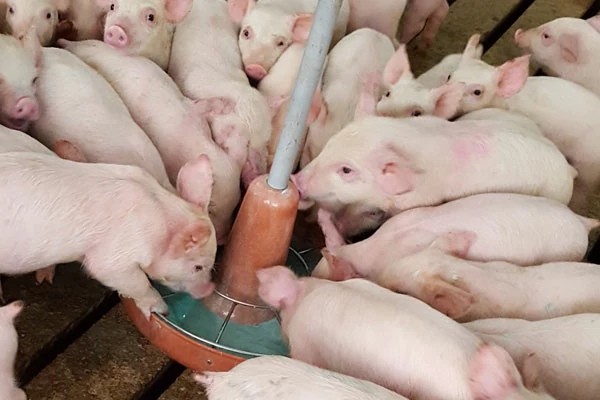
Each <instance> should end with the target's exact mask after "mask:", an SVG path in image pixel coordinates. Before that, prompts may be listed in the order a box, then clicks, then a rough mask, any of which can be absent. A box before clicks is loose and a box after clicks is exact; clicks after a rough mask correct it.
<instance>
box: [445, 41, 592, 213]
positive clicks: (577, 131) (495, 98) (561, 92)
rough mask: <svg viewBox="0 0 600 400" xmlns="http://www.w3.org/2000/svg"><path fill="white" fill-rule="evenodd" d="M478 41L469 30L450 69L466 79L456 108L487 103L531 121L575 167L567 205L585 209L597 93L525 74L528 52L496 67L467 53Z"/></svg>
mask: <svg viewBox="0 0 600 400" xmlns="http://www.w3.org/2000/svg"><path fill="white" fill-rule="evenodd" d="M478 43H479V35H473V36H472V37H471V39H470V40H469V43H468V44H467V47H466V48H465V52H464V54H463V58H462V60H461V63H460V66H459V68H458V69H457V70H456V71H455V72H454V73H452V75H451V79H450V81H451V82H463V83H465V84H466V85H467V87H466V91H465V95H464V97H463V99H462V101H461V105H460V107H459V108H460V111H459V112H460V113H465V112H469V111H474V110H478V109H481V108H485V107H490V106H491V107H498V108H503V109H506V110H509V111H515V112H519V113H521V114H523V115H525V116H527V117H528V118H530V119H531V120H532V121H533V122H535V123H536V124H537V125H538V126H539V127H540V129H541V130H542V132H543V134H544V135H545V136H546V137H548V138H549V139H550V140H552V141H553V142H554V143H555V144H556V146H557V147H558V148H559V149H560V150H561V151H562V152H563V154H564V155H565V157H566V158H567V159H568V160H569V162H570V163H571V165H573V167H575V168H576V169H577V172H578V176H577V178H576V179H575V187H574V191H573V198H572V200H571V202H570V204H569V205H570V207H572V208H573V209H574V210H575V211H576V212H578V213H580V214H585V213H586V212H587V209H588V207H589V200H590V196H591V194H593V193H594V192H595V191H596V190H597V188H598V187H599V185H600V155H599V154H598V152H597V149H598V148H600V135H598V132H599V131H600V115H598V112H597V110H600V98H598V96H596V95H595V94H594V93H593V92H591V91H589V90H587V89H585V88H583V87H582V86H579V85H577V84H575V83H573V82H570V81H567V80H564V79H560V78H554V77H546V76H539V77H538V76H534V77H529V76H528V74H529V56H523V57H519V58H517V59H514V60H511V61H508V62H506V63H504V64H503V65H501V66H499V67H493V66H491V65H489V64H486V63H485V62H483V61H481V60H478V59H475V58H473V57H472V54H473V53H474V52H475V48H476V46H477V44H478Z"/></svg>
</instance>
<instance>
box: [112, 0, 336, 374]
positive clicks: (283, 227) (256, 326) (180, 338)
mask: <svg viewBox="0 0 600 400" xmlns="http://www.w3.org/2000/svg"><path fill="white" fill-rule="evenodd" d="M341 4H342V0H319V3H318V5H317V9H316V11H315V14H314V19H313V24H312V27H311V32H310V35H309V38H308V40H307V43H306V50H305V51H304V55H303V57H302V62H301V64H300V69H299V72H298V77H297V79H296V84H295V86H294V90H293V92H292V96H291V100H290V106H289V108H288V113H287V115H286V120H285V123H284V126H283V130H282V133H281V137H280V140H279V143H278V145H277V151H276V153H275V158H274V159H273V164H272V167H271V172H270V174H269V176H268V178H267V177H266V176H262V177H259V178H257V179H255V180H254V181H253V182H252V184H251V185H250V187H249V188H248V191H247V192H246V195H245V196H244V200H243V201H242V204H241V207H240V209H239V211H238V215H237V217H236V220H235V223H234V224H233V227H232V230H231V233H230V236H229V241H228V244H227V245H226V247H225V249H224V251H223V254H222V255H221V257H219V262H218V263H217V266H216V267H215V276H214V281H215V284H216V290H215V292H214V293H213V294H212V295H211V296H209V297H208V298H206V299H203V300H195V299H193V298H192V297H190V296H189V295H188V294H186V293H179V292H172V291H171V290H169V289H167V288H165V287H163V286H161V285H159V284H156V283H154V285H155V287H156V289H157V290H158V291H159V293H160V294H161V295H162V297H163V298H164V300H165V302H166V303H167V305H168V306H169V314H168V315H166V316H164V315H158V314H155V313H154V314H152V315H151V317H150V319H149V320H148V319H146V318H145V316H144V315H143V314H142V313H141V312H140V310H139V309H138V308H137V306H136V305H135V303H134V302H133V301H132V300H130V299H125V298H123V299H122V300H121V301H122V303H123V305H124V308H125V310H126V312H127V313H128V315H129V317H130V318H131V319H132V321H133V322H134V324H135V325H136V327H137V328H138V329H139V330H140V331H141V332H142V334H143V335H144V336H146V337H147V338H148V339H149V340H150V342H152V344H154V345H155V346H156V347H158V348H159V349H161V350H162V351H163V352H165V353H166V354H167V355H169V356H170V357H171V358H172V359H174V360H175V361H177V362H179V363H180V364H182V365H184V366H186V367H188V368H191V369H193V370H196V371H227V370H229V369H231V368H233V367H234V366H235V365H237V364H239V363H240V362H243V361H244V360H246V359H248V358H251V357H257V356H262V355H288V348H287V345H286V344H285V342H284V341H283V338H282V337H281V333H280V325H279V316H278V315H277V313H276V312H275V311H273V310H272V309H270V308H269V307H267V306H265V305H264V304H263V303H262V302H261V301H260V298H259V296H258V279H257V277H256V271H258V270H259V269H262V268H268V267H271V266H274V265H282V264H285V265H288V266H290V267H291V268H292V269H293V270H294V272H295V273H296V274H297V275H300V276H306V275H309V274H310V268H309V265H308V264H307V263H306V261H305V260H304V259H303V257H302V255H301V254H300V253H299V252H297V251H295V250H294V249H293V248H291V247H290V242H291V239H292V232H293V230H294V224H295V220H296V213H297V210H298V201H299V195H298V190H297V189H296V187H295V186H294V185H293V184H292V182H291V181H290V180H289V178H290V175H291V173H292V170H293V168H294V165H293V164H294V160H295V159H296V156H297V154H298V153H299V151H300V143H303V137H302V135H303V131H304V127H305V121H306V118H307V116H308V112H309V108H310V104H311V103H312V99H313V96H314V93H315V90H316V88H317V85H318V82H319V78H320V76H321V72H322V70H323V65H324V61H325V57H326V55H327V50H328V48H329V46H330V43H331V38H332V34H333V28H334V26H335V20H336V18H337V15H338V14H339V10H340V8H341Z"/></svg>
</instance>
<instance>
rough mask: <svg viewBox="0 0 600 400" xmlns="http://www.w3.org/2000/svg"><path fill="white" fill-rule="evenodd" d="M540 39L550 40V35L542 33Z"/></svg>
mask: <svg viewBox="0 0 600 400" xmlns="http://www.w3.org/2000/svg"><path fill="white" fill-rule="evenodd" d="M542 37H543V38H544V39H550V35H548V34H547V33H543V34H542Z"/></svg>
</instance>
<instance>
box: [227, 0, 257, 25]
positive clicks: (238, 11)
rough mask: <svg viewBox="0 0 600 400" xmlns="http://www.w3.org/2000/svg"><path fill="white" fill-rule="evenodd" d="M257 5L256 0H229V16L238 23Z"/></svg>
mask: <svg viewBox="0 0 600 400" xmlns="http://www.w3.org/2000/svg"><path fill="white" fill-rule="evenodd" d="M255 5H256V0H227V11H228V12H229V18H231V20H232V21H233V22H235V23H236V24H239V23H241V22H242V20H243V19H244V17H245V16H246V15H248V14H249V13H250V11H252V9H253V8H254V6H255Z"/></svg>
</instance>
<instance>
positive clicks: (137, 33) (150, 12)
mask: <svg viewBox="0 0 600 400" xmlns="http://www.w3.org/2000/svg"><path fill="white" fill-rule="evenodd" d="M96 1H97V2H98V4H99V5H100V6H101V7H103V8H108V9H109V11H108V14H106V21H105V25H104V41H105V42H106V43H108V44H109V45H111V46H113V47H115V48H117V49H119V50H120V51H122V52H123V54H127V55H139V56H143V57H147V58H149V59H150V60H152V61H154V62H155V63H156V64H158V66H159V67H161V68H162V69H165V70H166V69H167V67H168V65H169V57H170V53H171V42H172V40H173V32H174V31H175V25H176V24H178V23H180V22H181V21H183V20H184V18H185V17H186V16H187V14H188V13H189V12H190V9H191V8H192V2H193V0H150V1H142V0H96Z"/></svg>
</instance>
